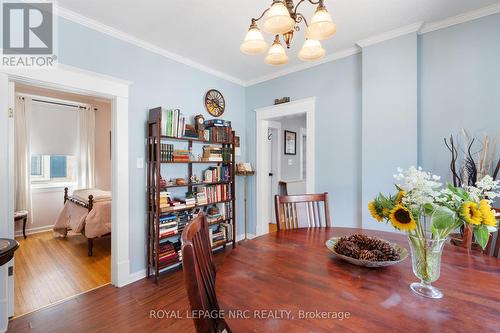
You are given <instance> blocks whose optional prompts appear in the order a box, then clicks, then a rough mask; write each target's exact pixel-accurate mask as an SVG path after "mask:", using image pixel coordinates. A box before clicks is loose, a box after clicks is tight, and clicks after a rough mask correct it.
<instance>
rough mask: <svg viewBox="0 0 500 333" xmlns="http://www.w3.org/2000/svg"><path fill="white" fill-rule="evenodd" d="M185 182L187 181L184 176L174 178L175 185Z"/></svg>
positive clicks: (184, 183) (181, 184)
mask: <svg viewBox="0 0 500 333" xmlns="http://www.w3.org/2000/svg"><path fill="white" fill-rule="evenodd" d="M186 184H187V181H186V180H185V179H184V178H176V179H175V185H177V186H183V185H186Z"/></svg>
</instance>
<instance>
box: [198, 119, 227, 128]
mask: <svg viewBox="0 0 500 333" xmlns="http://www.w3.org/2000/svg"><path fill="white" fill-rule="evenodd" d="M204 125H205V127H231V121H229V120H224V119H207V120H205V121H204Z"/></svg>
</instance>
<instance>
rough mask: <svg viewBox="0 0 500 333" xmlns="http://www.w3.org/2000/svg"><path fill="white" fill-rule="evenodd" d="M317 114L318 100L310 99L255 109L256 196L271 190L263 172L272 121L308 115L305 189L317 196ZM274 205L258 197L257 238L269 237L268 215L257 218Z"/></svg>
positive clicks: (263, 196) (267, 177) (265, 165)
mask: <svg viewBox="0 0 500 333" xmlns="http://www.w3.org/2000/svg"><path fill="white" fill-rule="evenodd" d="M315 110H316V98H315V97H309V98H304V99H300V100H297V101H293V102H289V103H285V104H278V105H273V106H269V107H264V108H258V109H255V110H254V111H255V117H256V122H255V123H256V144H255V146H256V150H255V151H256V170H257V173H256V192H255V193H265V191H267V190H268V189H269V176H268V175H267V174H266V172H263V171H264V170H267V165H268V161H267V159H268V157H269V154H268V151H267V144H266V141H267V136H266V133H267V128H268V126H269V121H270V120H273V119H276V118H280V117H283V116H290V115H298V114H304V113H305V114H306V122H307V170H306V172H307V180H306V189H307V193H314V192H315V184H316V183H315V179H314V170H315V161H316V160H315V148H314V147H315V135H314V133H315ZM270 204H274V203H273V202H271V203H270V202H268V200H267V196H265V195H257V197H256V212H257V213H256V214H255V216H256V234H257V236H260V235H263V234H265V233H267V231H268V228H267V222H266V221H265V214H258V212H263V211H264V212H266V211H269V205H270Z"/></svg>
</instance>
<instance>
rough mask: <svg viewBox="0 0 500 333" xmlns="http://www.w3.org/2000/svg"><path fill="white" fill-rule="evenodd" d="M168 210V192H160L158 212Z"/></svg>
mask: <svg viewBox="0 0 500 333" xmlns="http://www.w3.org/2000/svg"><path fill="white" fill-rule="evenodd" d="M169 210H170V192H165V191H162V192H160V212H161V213H165V212H168V211H169Z"/></svg>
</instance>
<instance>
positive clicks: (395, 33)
mask: <svg viewBox="0 0 500 333" xmlns="http://www.w3.org/2000/svg"><path fill="white" fill-rule="evenodd" d="M423 24H424V22H417V23H413V24H410V25H407V26H404V27H401V28H397V29H394V30H390V31H387V32H384V33H382V34H380V35H376V36H372V37H369V38H365V39H362V40H360V41H357V42H356V45H358V46H359V47H361V48H365V47H367V46H370V45H374V44H378V43H381V42H384V41H386V40H390V39H393V38H397V37H401V36H404V35H408V34H411V33H418V32H419V31H420V29H421V28H422V26H423Z"/></svg>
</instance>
